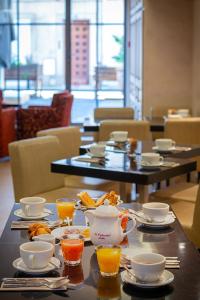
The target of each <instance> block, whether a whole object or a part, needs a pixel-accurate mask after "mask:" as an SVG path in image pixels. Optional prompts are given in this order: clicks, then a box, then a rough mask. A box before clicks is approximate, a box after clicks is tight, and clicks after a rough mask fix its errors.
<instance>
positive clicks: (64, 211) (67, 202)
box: [56, 198, 75, 225]
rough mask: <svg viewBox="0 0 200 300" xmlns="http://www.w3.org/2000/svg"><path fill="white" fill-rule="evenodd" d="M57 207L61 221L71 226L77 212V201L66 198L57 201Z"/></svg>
mask: <svg viewBox="0 0 200 300" xmlns="http://www.w3.org/2000/svg"><path fill="white" fill-rule="evenodd" d="M56 207H57V212H58V217H59V219H61V220H62V222H63V223H66V224H67V225H71V224H72V220H73V215H74V210H75V201H73V200H71V199H66V198H62V199H57V200H56Z"/></svg>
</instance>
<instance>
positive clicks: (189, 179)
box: [187, 173, 199, 182]
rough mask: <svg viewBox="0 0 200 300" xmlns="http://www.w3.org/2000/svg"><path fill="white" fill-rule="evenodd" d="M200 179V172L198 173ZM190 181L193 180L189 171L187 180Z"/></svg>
mask: <svg viewBox="0 0 200 300" xmlns="http://www.w3.org/2000/svg"><path fill="white" fill-rule="evenodd" d="M198 179H199V174H198ZM190 181H191V174H190V173H187V182H190Z"/></svg>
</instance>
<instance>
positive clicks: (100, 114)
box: [94, 107, 134, 122]
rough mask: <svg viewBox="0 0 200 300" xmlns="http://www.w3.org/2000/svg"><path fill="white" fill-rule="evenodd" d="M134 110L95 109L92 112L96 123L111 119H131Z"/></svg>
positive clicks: (129, 108) (117, 108) (125, 108)
mask: <svg viewBox="0 0 200 300" xmlns="http://www.w3.org/2000/svg"><path fill="white" fill-rule="evenodd" d="M133 118H134V110H133V108H132V107H97V108H95V110H94V120H95V121H96V122H98V121H102V120H112V119H115V120H116V119H123V120H125V119H133Z"/></svg>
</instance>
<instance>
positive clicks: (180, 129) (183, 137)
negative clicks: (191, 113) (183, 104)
mask: <svg viewBox="0 0 200 300" xmlns="http://www.w3.org/2000/svg"><path fill="white" fill-rule="evenodd" d="M199 132H200V118H184V119H176V120H168V121H166V123H165V131H164V137H165V138H171V139H173V140H174V141H175V142H176V143H180V144H200V134H199Z"/></svg>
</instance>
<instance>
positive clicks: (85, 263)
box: [0, 199, 200, 300]
mask: <svg viewBox="0 0 200 300" xmlns="http://www.w3.org/2000/svg"><path fill="white" fill-rule="evenodd" d="M4 200H6V199H4ZM123 206H124V207H125V208H128V207H132V208H134V209H136V210H137V209H139V208H140V205H139V204H137V203H134V204H129V205H128V204H126V205H123ZM17 208H19V205H18V204H16V205H15V206H14V207H13V210H12V211H11V214H10V217H9V219H8V221H7V224H6V227H5V229H4V232H3V234H2V236H1V239H0V265H1V274H0V278H3V277H20V276H21V277H22V276H27V275H26V274H25V273H21V272H18V271H17V270H15V269H14V268H13V267H12V261H13V260H14V259H16V258H18V257H19V255H20V254H19V245H20V244H21V243H23V242H27V241H28V234H27V231H26V230H11V229H10V225H11V221H12V220H14V219H16V217H15V216H14V215H13V212H14V210H15V209H17ZM47 208H49V209H51V210H52V211H53V212H54V213H55V215H52V216H51V217H50V218H51V219H52V220H55V219H56V210H55V204H48V206H47ZM74 223H75V224H77V225H84V224H85V218H84V215H83V212H81V211H77V213H76V216H75V220H74ZM122 247H130V248H132V250H134V251H136V250H137V251H139V252H142V251H145V252H149V251H150V252H157V253H160V254H162V255H165V256H177V257H178V258H179V259H180V269H169V271H170V272H172V273H173V274H174V276H175V279H174V282H173V283H171V284H170V285H168V286H165V287H162V288H158V289H141V288H140V289H139V288H136V287H134V286H132V285H128V284H122V283H121V278H120V274H119V276H117V277H115V278H110V279H105V278H102V277H101V276H100V274H99V270H98V265H97V260H96V255H95V249H94V246H93V245H92V244H91V243H90V242H88V243H86V244H85V248H84V252H83V259H82V264H81V265H80V266H79V267H78V268H77V269H75V270H72V269H69V268H66V267H64V266H62V267H61V268H60V269H58V270H56V271H54V272H51V273H49V274H48V276H59V275H61V276H62V275H65V276H66V275H68V276H69V278H70V280H71V281H74V282H76V283H78V282H80V281H81V280H84V283H83V284H82V285H79V286H78V285H77V287H76V290H68V291H67V292H65V293H62V292H53V291H48V292H44V291H43V292H36V291H32V292H31V291H26V292H18V291H16V292H0V297H1V299H3V300H4V299H5V300H10V299H15V300H25V299H28V298H31V299H43V298H44V299H54V300H60V299H62V297H67V298H68V299H69V300H70V299H72V300H77V299H81V300H88V299H91V300H96V299H97V298H99V299H104V298H105V299H106V298H109V299H121V300H126V299H141V300H142V299H166V298H167V299H168V300H180V299H187V300H197V299H199V294H200V286H199V282H200V256H199V253H198V251H197V250H196V249H195V247H194V246H193V245H192V243H191V242H190V241H189V240H188V239H187V237H186V236H185V234H184V232H183V230H182V228H181V226H180V224H179V223H178V221H177V220H176V221H175V223H173V224H172V225H171V226H170V227H169V228H165V229H160V230H155V229H154V230H153V229H151V228H145V227H142V226H139V224H138V227H137V228H136V229H135V230H134V231H132V232H131V233H130V234H129V235H128V240H125V241H124V246H122ZM29 276H31V275H29ZM43 276H47V275H46V274H44V275H43Z"/></svg>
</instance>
